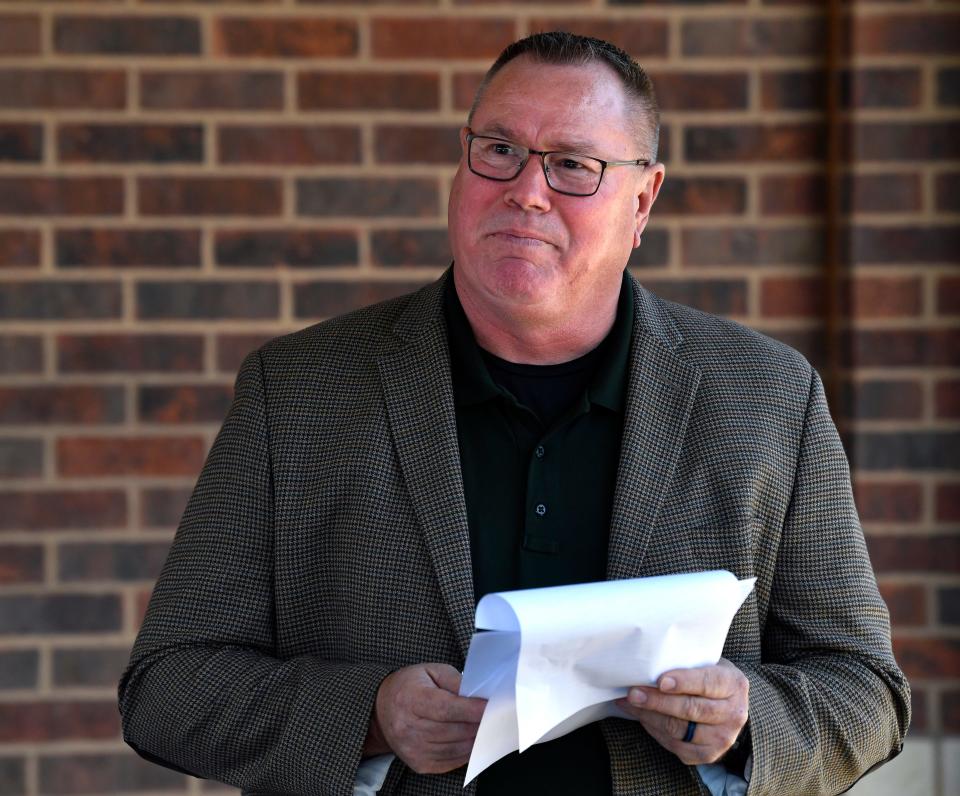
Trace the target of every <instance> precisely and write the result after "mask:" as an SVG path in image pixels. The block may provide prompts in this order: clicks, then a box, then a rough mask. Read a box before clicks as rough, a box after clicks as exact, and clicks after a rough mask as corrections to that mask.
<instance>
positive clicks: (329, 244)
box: [214, 229, 446, 268]
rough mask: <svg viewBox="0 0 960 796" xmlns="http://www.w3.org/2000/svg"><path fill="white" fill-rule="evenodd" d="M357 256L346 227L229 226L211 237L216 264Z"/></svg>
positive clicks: (353, 260) (324, 262)
mask: <svg viewBox="0 0 960 796" xmlns="http://www.w3.org/2000/svg"><path fill="white" fill-rule="evenodd" d="M374 234H376V233H374ZM444 234H446V231H444ZM358 256H359V255H358V243H357V233H356V232H352V231H347V230H335V229H323V230H314V229H256V230H246V229H243V230H232V229H231V230H220V231H218V232H217V233H216V237H215V239H214V257H215V259H216V262H217V265H222V266H228V267H231V268H236V267H274V266H282V265H289V266H293V267H316V266H335V265H356V264H357V260H358Z"/></svg>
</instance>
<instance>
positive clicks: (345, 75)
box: [297, 71, 440, 111]
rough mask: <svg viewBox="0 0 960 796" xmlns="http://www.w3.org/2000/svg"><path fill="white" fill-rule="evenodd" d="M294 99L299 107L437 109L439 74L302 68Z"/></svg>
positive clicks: (322, 108) (314, 108)
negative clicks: (304, 70)
mask: <svg viewBox="0 0 960 796" xmlns="http://www.w3.org/2000/svg"><path fill="white" fill-rule="evenodd" d="M297 103H298V107H299V108H300V109H301V110H407V111H426V110H437V109H438V108H439V107H440V77H439V75H437V73H436V72H395V71H391V72H389V73H382V72H352V71H343V72H332V71H323V72H315V71H311V72H301V73H300V74H299V75H297Z"/></svg>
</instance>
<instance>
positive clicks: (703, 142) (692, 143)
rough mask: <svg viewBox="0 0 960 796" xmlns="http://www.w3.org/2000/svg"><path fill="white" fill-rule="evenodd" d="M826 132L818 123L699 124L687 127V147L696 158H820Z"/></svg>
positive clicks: (777, 159) (822, 152) (742, 160)
mask: <svg viewBox="0 0 960 796" xmlns="http://www.w3.org/2000/svg"><path fill="white" fill-rule="evenodd" d="M824 141H825V137H824V133H823V128H822V125H820V124H817V123H810V124H806V123H796V124H741V125H729V124H728V125H709V126H707V125H702V126H701V125H697V126H690V127H687V128H686V129H685V130H684V137H683V149H684V153H685V155H686V158H687V160H689V161H693V162H711V161H719V162H723V163H729V162H740V163H745V162H756V161H778V162H781V161H784V160H813V159H820V158H822V157H823V154H824V151H825V150H824Z"/></svg>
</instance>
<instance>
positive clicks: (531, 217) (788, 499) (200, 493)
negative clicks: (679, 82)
mask: <svg viewBox="0 0 960 796" xmlns="http://www.w3.org/2000/svg"><path fill="white" fill-rule="evenodd" d="M468 124H469V126H468V127H465V128H464V129H463V130H462V131H461V145H462V158H461V163H460V168H459V170H458V172H457V175H456V178H455V180H454V184H453V190H452V191H451V196H450V210H449V229H450V240H451V245H452V248H453V253H454V257H455V264H454V266H453V268H452V270H451V271H448V272H447V273H446V274H445V275H444V277H443V278H442V279H441V280H440V281H439V282H437V283H435V284H433V285H431V286H429V287H427V288H424V289H423V290H421V291H419V292H418V293H415V294H413V295H410V296H405V297H403V298H400V299H397V300H394V301H390V302H386V303H385V304H381V305H378V306H375V307H369V308H366V309H363V310H360V311H358V312H355V313H352V314H350V315H346V316H343V317H341V318H336V319H334V320H332V321H328V322H326V323H322V324H319V325H317V326H314V327H311V328H309V329H306V330H304V331H302V332H299V333H297V334H294V335H289V336H287V337H284V338H280V339H278V340H275V341H273V342H271V343H269V344H267V345H266V346H264V347H263V348H261V349H260V350H259V351H256V352H254V353H252V354H251V355H250V356H249V357H247V359H246V360H245V362H244V364H243V366H242V368H241V371H240V374H239V376H238V380H237V388H236V397H235V400H234V404H233V407H232V408H231V411H230V414H229V415H228V417H227V419H226V421H225V423H224V426H223V429H222V430H221V432H220V434H219V436H218V438H217V441H216V443H215V445H214V447H213V449H212V451H211V454H210V457H209V459H208V461H207V463H206V465H205V467H204V470H203V473H202V474H201V477H200V480H199V482H198V484H197V487H196V490H195V492H194V494H193V497H192V498H191V500H190V503H189V505H188V507H187V509H186V512H185V514H184V517H183V520H182V522H181V526H180V529H179V530H178V533H177V537H176V540H175V542H174V545H173V548H172V549H171V552H170V557H169V559H168V562H167V565H166V567H165V568H164V571H163V573H162V575H161V577H160V580H159V582H158V584H157V587H156V590H155V592H154V596H153V599H152V600H151V604H150V608H149V611H148V613H147V617H146V619H145V621H144V626H143V629H142V630H141V633H140V636H139V638H138V640H137V644H136V646H135V648H134V651H133V655H132V658H131V662H130V666H129V667H128V669H127V672H126V673H125V675H124V678H123V680H122V682H121V686H120V705H121V711H122V713H123V724H124V735H125V738H126V739H127V741H128V742H129V743H130V744H131V745H132V746H134V748H135V749H137V751H138V752H140V754H142V755H144V756H145V757H147V758H149V759H152V760H155V761H157V762H160V763H162V764H164V765H168V766H171V767H174V768H177V769H179V770H183V771H187V772H190V773H194V774H197V775H201V776H208V777H214V778H217V779H220V780H222V781H224V782H227V783H232V784H235V785H238V786H240V787H242V788H244V790H245V791H246V792H249V793H251V794H253V793H257V794H281V793H282V794H327V793H330V794H337V793H343V794H349V793H352V792H353V790H354V787H355V786H356V787H360V783H364V782H366V783H370V782H371V781H372V783H373V784H372V785H367V786H364V787H368V788H369V789H372V790H375V789H377V788H379V789H380V791H381V792H383V793H397V794H443V793H449V794H455V793H459V792H461V789H462V787H463V772H462V770H458V769H459V768H460V767H461V766H462V765H463V764H464V763H465V762H466V761H467V759H468V757H469V753H470V749H471V746H472V743H473V739H474V736H475V734H476V730H477V725H478V722H479V720H480V718H481V715H482V712H483V708H484V703H483V701H482V700H476V699H467V698H464V697H459V696H457V689H458V686H459V679H460V675H459V671H458V670H459V669H460V668H461V667H462V664H463V659H464V655H465V652H466V648H467V645H468V642H469V638H470V634H471V630H472V617H473V607H474V605H475V600H476V599H477V598H479V597H480V596H482V595H483V594H485V593H487V592H490V591H496V590H502V589H512V588H523V587H531V586H544V585H557V584H565V583H576V582H584V581H591V580H600V579H603V578H605V577H606V578H622V577H636V576H644V575H658V574H664V573H670V572H684V571H696V570H702V569H714V568H725V569H729V570H731V571H732V572H734V573H735V574H736V575H738V576H739V577H750V576H755V577H756V578H757V585H756V589H755V591H754V593H753V594H752V595H751V597H750V598H749V599H748V601H747V603H746V604H745V606H744V607H743V609H741V611H740V613H739V614H738V616H737V618H736V619H735V621H734V623H733V626H732V628H731V631H730V634H729V636H728V639H727V643H726V647H725V650H724V655H725V657H724V659H723V660H721V661H720V662H719V663H718V664H717V665H716V666H710V667H705V668H702V669H692V670H680V671H672V672H667V673H665V674H664V675H663V676H662V677H661V678H660V680H659V682H658V684H657V686H656V687H635V688H632V689H630V692H629V696H628V698H626V699H625V700H624V701H623V703H622V704H623V706H624V708H625V709H626V710H627V711H628V712H630V713H631V714H632V715H633V717H634V718H635V721H628V720H625V719H608V720H605V721H603V722H600V723H598V724H593V725H588V726H587V727H584V728H582V729H580V730H578V731H576V732H574V733H571V734H570V735H567V736H565V737H563V738H560V739H557V740H555V741H552V742H549V743H546V744H542V745H538V746H535V747H533V748H531V749H530V750H528V751H527V752H525V753H524V754H523V755H516V754H514V755H511V756H509V757H507V758H505V759H504V760H503V761H500V762H499V763H497V764H495V765H494V766H493V767H491V768H490V769H488V770H487V771H486V772H484V774H483V775H482V776H481V777H480V779H479V783H478V785H477V786H471V787H478V789H479V791H480V793H501V794H502V793H523V794H530V793H577V794H583V793H590V794H592V793H617V794H665V793H669V794H681V793H690V794H695V793H711V794H713V795H714V796H720V794H734V793H742V792H743V791H744V789H745V788H746V784H747V781H748V780H749V788H750V793H751V794H777V795H778V796H782V795H783V794H791V793H793V794H819V793H838V792H840V791H842V790H845V789H846V788H848V787H849V786H850V784H851V783H852V782H854V781H855V780H856V779H857V778H858V777H859V776H860V775H861V774H862V773H863V772H864V771H866V770H867V769H869V768H870V767H871V766H873V765H876V764H878V763H880V762H882V761H884V760H885V759H887V758H888V757H890V756H891V755H892V754H895V753H896V752H897V751H898V750H899V748H900V745H901V743H902V738H903V734H904V733H905V731H906V728H907V725H908V723H909V690H908V687H907V684H906V682H905V680H904V678H903V675H902V673H901V672H900V670H899V669H898V668H897V666H896V664H895V662H894V660H893V656H892V653H891V649H890V641H889V624H888V617H887V613H886V609H885V607H884V605H883V602H882V600H881V599H880V597H879V595H878V593H877V589H876V584H875V581H874V577H873V573H872V571H871V569H870V565H869V561H868V558H867V554H866V550H865V546H864V542H863V536H862V533H861V531H860V528H859V524H858V521H857V516H856V511H855V509H854V506H853V501H852V498H851V494H850V485H849V475H848V471H847V465H846V460H845V459H844V456H843V451H842V448H841V446H840V443H839V440H838V438H837V434H836V432H835V430H834V428H833V425H832V423H831V421H830V417H829V414H828V412H827V408H826V405H825V402H824V398H823V391H822V387H821V384H820V380H819V379H818V377H817V375H816V373H815V372H814V371H813V370H812V369H811V368H810V366H809V365H808V364H807V362H806V361H805V360H804V359H803V358H802V357H800V356H799V355H798V354H797V353H795V352H793V351H791V350H790V349H788V348H786V347H785V346H782V345H780V344H778V343H775V342H774V341H771V340H769V339H766V338H764V337H762V336H760V335H758V334H756V333H753V332H750V331H748V330H746V329H744V328H742V327H739V326H737V325H735V324H732V323H729V322H726V321H723V320H720V319H718V318H715V317H712V316H708V315H705V314H702V313H699V312H696V311H694V310H690V309H688V308H684V307H680V306H677V305H674V304H670V303H668V302H665V301H662V300H660V299H658V298H656V297H655V296H653V295H651V294H650V293H648V292H647V291H645V290H643V289H642V288H641V287H640V286H639V285H637V284H636V283H635V282H634V281H633V279H632V278H630V277H629V276H627V275H625V266H626V263H627V260H628V258H629V255H630V252H631V249H632V248H634V247H636V246H639V245H640V240H641V235H642V233H643V230H644V228H645V226H646V224H647V221H648V219H649V215H650V211H651V208H652V206H653V204H654V201H655V199H656V197H657V192H658V191H659V189H660V186H661V183H662V181H663V176H664V168H663V166H662V165H660V164H658V163H657V162H656V149H657V111H656V105H655V102H654V98H653V93H652V88H651V86H650V83H649V81H648V79H647V78H646V76H645V75H644V73H643V71H642V70H641V69H640V68H639V67H638V66H637V65H636V64H635V63H634V62H633V61H632V60H631V59H630V58H629V57H628V56H627V55H626V54H624V53H623V52H621V51H619V50H618V49H616V48H615V47H613V46H611V45H609V44H607V43H605V42H600V41H597V40H595V39H587V38H583V37H578V36H572V35H569V34H538V35H536V36H532V37H530V38H528V39H524V40H522V41H520V42H517V43H515V44H513V45H511V46H510V47H509V48H507V50H505V51H504V53H503V54H502V55H501V57H500V58H499V60H498V61H497V62H496V63H495V64H494V66H493V67H492V68H491V70H490V72H489V73H488V75H487V77H486V79H485V80H484V82H483V85H482V86H481V88H480V90H479V92H478V95H477V100H476V102H475V103H474V107H473V109H472V111H471V114H470V118H469V122H468ZM388 769H389V770H388Z"/></svg>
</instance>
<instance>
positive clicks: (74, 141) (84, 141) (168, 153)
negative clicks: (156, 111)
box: [57, 124, 203, 163]
mask: <svg viewBox="0 0 960 796" xmlns="http://www.w3.org/2000/svg"><path fill="white" fill-rule="evenodd" d="M57 152H58V157H59V159H60V160H61V161H62V162H64V163H176V162H180V163H200V162H202V161H203V127H202V126H201V125H199V124H63V125H60V128H59V129H58V130H57Z"/></svg>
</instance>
